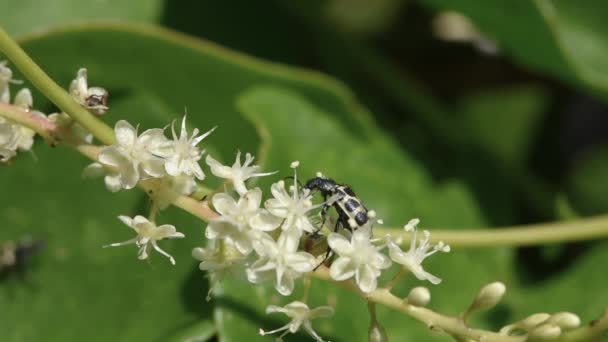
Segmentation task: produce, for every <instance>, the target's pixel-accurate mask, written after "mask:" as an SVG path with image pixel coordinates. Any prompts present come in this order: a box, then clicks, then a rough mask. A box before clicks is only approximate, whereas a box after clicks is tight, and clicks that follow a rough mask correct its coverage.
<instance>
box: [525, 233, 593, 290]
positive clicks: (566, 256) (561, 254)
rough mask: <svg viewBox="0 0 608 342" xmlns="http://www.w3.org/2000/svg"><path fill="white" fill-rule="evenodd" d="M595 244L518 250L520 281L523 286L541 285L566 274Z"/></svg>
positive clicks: (585, 243) (571, 244)
mask: <svg viewBox="0 0 608 342" xmlns="http://www.w3.org/2000/svg"><path fill="white" fill-rule="evenodd" d="M593 245H594V242H577V243H569V244H565V245H557V246H548V247H524V248H519V249H517V253H516V257H515V267H514V269H515V270H516V272H517V275H518V280H519V281H520V282H521V283H522V284H523V285H535V284H541V283H543V282H544V281H547V280H549V279H551V278H552V277H555V276H557V275H559V274H560V273H561V272H565V271H567V270H568V268H570V267H571V266H572V264H574V263H575V262H576V261H577V259H578V258H579V257H581V256H582V255H584V254H585V252H586V251H587V250H589V248H591V247H592V246H593Z"/></svg>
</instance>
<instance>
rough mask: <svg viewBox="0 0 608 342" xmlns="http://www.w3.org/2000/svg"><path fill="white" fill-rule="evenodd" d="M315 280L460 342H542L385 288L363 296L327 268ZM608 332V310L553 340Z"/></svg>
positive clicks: (558, 341) (561, 341) (582, 338)
mask: <svg viewBox="0 0 608 342" xmlns="http://www.w3.org/2000/svg"><path fill="white" fill-rule="evenodd" d="M310 274H311V275H312V276H313V277H315V278H319V279H322V280H325V281H328V282H332V283H335V284H337V285H340V286H342V287H344V288H346V289H348V290H350V291H352V292H354V293H356V294H357V295H359V296H360V297H362V298H365V299H366V300H367V301H369V302H372V303H376V304H382V305H384V306H386V307H388V308H391V309H394V310H397V311H400V312H403V313H405V314H407V315H408V316H411V317H413V318H415V319H417V320H418V321H420V322H422V323H424V324H426V325H427V327H429V329H431V330H435V331H438V332H442V333H445V334H448V335H450V336H452V337H454V338H456V339H457V340H459V341H462V340H465V341H469V340H472V341H483V342H524V341H527V342H532V341H539V340H537V339H532V338H531V337H529V336H528V335H521V336H509V335H503V334H500V333H496V332H493V331H486V330H481V329H475V328H471V327H469V326H468V325H466V323H465V322H464V321H463V320H462V319H461V318H459V317H451V316H446V315H443V314H440V313H438V312H435V311H432V310H430V309H427V308H424V307H419V306H414V305H410V304H408V303H407V301H405V300H403V299H401V298H399V297H397V296H395V295H394V294H392V293H391V292H390V290H388V289H386V288H380V289H376V290H374V291H372V292H370V293H363V292H361V290H359V288H358V287H357V285H356V284H355V283H354V282H353V281H352V279H351V280H347V281H342V282H337V281H335V280H333V279H332V278H331V276H330V275H329V269H328V268H327V267H326V266H321V267H319V268H318V269H317V270H316V271H314V272H311V273H310ZM607 328H608V310H607V311H606V312H605V313H604V315H603V316H602V317H601V318H599V319H597V320H595V321H593V322H591V323H590V324H588V325H585V326H582V327H580V328H576V329H574V330H571V331H568V332H565V333H563V334H562V335H561V336H560V337H558V338H556V339H553V340H552V341H555V342H566V341H568V342H574V341H595V340H597V339H598V338H600V337H601V336H602V335H603V333H604V332H605V331H606V329H607Z"/></svg>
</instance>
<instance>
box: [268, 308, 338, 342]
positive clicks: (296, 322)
mask: <svg viewBox="0 0 608 342" xmlns="http://www.w3.org/2000/svg"><path fill="white" fill-rule="evenodd" d="M275 312H280V313H283V314H285V315H287V317H289V318H291V322H289V323H288V324H286V325H284V326H282V327H280V328H278V329H274V330H271V331H264V330H262V329H260V335H262V336H264V335H269V334H275V333H277V332H279V331H285V332H284V333H283V334H281V336H279V337H278V338H277V340H282V337H283V336H285V335H287V333H292V334H294V333H296V332H297V331H298V330H300V327H302V326H304V329H305V330H306V331H307V332H308V333H309V334H310V336H312V337H313V338H314V339H315V340H316V341H317V342H325V341H324V340H323V339H322V338H321V337H320V336H319V335H318V334H317V333H316V331H314V329H313V328H312V324H311V321H312V320H313V319H315V318H325V317H331V316H332V315H333V314H334V309H333V308H332V307H330V306H319V307H317V308H314V309H312V310H311V309H309V308H308V305H306V304H304V303H302V302H300V301H294V302H291V303H289V304H287V305H285V306H283V307H280V306H276V305H269V306H268V307H267V308H266V314H270V313H275Z"/></svg>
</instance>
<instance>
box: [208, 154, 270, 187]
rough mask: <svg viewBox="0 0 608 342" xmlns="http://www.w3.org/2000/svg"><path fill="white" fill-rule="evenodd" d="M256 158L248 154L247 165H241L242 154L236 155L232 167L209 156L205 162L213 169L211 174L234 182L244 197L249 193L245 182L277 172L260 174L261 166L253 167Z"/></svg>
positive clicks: (246, 156)
mask: <svg viewBox="0 0 608 342" xmlns="http://www.w3.org/2000/svg"><path fill="white" fill-rule="evenodd" d="M253 159H254V157H253V156H252V155H251V154H249V153H247V154H246V155H245V163H243V164H242V165H241V152H240V151H239V152H238V153H237V154H236V161H235V162H234V164H232V167H230V166H225V165H222V164H220V162H218V161H217V160H215V159H213V157H211V156H210V155H207V158H206V159H205V161H206V162H207V165H209V167H210V168H211V173H213V174H214V175H215V176H217V177H220V178H226V179H229V180H230V181H232V184H233V185H234V189H235V190H236V191H237V192H238V193H239V195H241V196H243V195H244V194H245V193H246V192H247V187H246V186H245V181H247V180H248V179H249V178H252V177H262V176H269V175H272V174H275V173H276V171H275V172H266V173H261V172H258V171H259V169H260V166H259V165H252V166H249V165H251V163H252V162H253Z"/></svg>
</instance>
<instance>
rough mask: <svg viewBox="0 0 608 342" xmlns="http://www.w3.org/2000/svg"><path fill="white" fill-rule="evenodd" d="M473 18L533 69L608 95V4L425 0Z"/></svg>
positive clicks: (543, 0)
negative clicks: (607, 59) (607, 18)
mask: <svg viewBox="0 0 608 342" xmlns="http://www.w3.org/2000/svg"><path fill="white" fill-rule="evenodd" d="M421 2H422V3H425V4H428V5H430V6H432V7H434V8H437V9H441V10H456V11H459V12H461V13H463V14H465V15H466V16H468V17H470V18H471V19H472V20H473V22H474V23H475V24H476V25H477V26H478V27H479V28H480V29H481V31H483V32H485V33H486V34H488V35H489V36H490V37H492V38H495V39H496V40H497V42H498V44H499V46H500V48H501V50H502V51H504V53H505V54H506V55H509V56H511V57H513V58H514V59H515V60H516V61H518V62H520V63H522V64H524V65H527V66H529V67H531V68H533V69H537V70H540V71H542V72H546V73H549V74H551V75H553V76H555V77H556V78H559V79H561V80H565V81H568V82H571V83H573V84H575V85H578V84H582V85H585V86H587V87H589V88H591V89H593V90H595V91H596V92H598V93H599V94H600V95H602V96H603V97H604V98H606V96H607V95H608V63H607V62H606V59H605V58H604V56H606V54H607V53H608V40H607V39H606V38H607V37H608V29H607V27H606V25H605V21H604V18H605V17H606V15H607V14H608V6H607V5H606V3H605V2H604V1H601V0H595V1H590V2H587V3H586V4H585V6H580V4H578V3H576V2H573V1H568V0H532V1H528V0H500V1H492V2H484V1H475V0H457V1H451V0H450V1H448V0H421Z"/></svg>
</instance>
